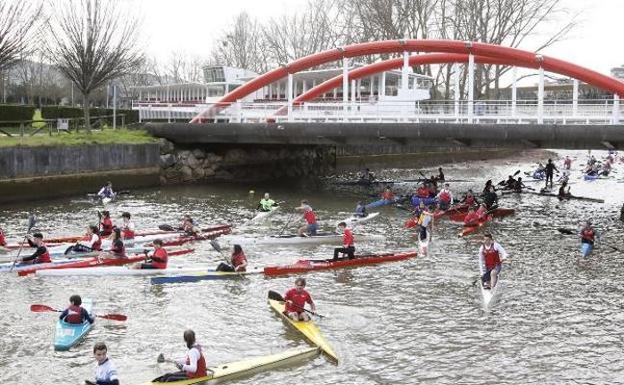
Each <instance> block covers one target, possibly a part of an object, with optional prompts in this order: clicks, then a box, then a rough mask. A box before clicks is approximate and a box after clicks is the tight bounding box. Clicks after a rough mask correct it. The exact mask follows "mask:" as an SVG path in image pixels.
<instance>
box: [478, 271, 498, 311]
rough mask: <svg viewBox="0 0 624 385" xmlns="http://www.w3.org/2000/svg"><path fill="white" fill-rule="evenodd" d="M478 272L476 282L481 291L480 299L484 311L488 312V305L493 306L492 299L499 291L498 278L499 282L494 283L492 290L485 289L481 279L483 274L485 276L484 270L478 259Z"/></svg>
mask: <svg viewBox="0 0 624 385" xmlns="http://www.w3.org/2000/svg"><path fill="white" fill-rule="evenodd" d="M479 271H480V272H481V275H480V276H479V279H478V281H479V289H480V291H481V299H482V300H483V308H484V309H485V310H488V308H489V306H490V304H493V300H494V297H495V296H496V294H497V293H498V291H499V288H500V276H499V277H498V278H499V281H498V282H497V283H496V286H494V288H493V289H486V288H485V287H484V286H483V280H482V279H481V277H483V274H485V270H484V268H483V264H482V263H481V260H480V259H479Z"/></svg>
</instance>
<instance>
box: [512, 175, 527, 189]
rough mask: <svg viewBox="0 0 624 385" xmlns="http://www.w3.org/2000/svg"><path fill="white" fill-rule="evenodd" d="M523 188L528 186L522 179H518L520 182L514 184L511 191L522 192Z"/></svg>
mask: <svg viewBox="0 0 624 385" xmlns="http://www.w3.org/2000/svg"><path fill="white" fill-rule="evenodd" d="M523 188H526V186H525V185H524V183H523V182H522V177H518V180H517V181H516V183H514V185H513V186H511V189H512V190H513V191H515V192H522V189H523Z"/></svg>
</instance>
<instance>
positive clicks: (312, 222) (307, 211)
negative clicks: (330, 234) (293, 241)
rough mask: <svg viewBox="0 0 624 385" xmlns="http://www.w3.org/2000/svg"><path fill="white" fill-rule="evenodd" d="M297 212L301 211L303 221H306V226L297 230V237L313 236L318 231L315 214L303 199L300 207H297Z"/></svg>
mask: <svg viewBox="0 0 624 385" xmlns="http://www.w3.org/2000/svg"><path fill="white" fill-rule="evenodd" d="M297 210H301V211H303V219H305V221H306V225H305V226H301V227H300V228H299V230H298V234H299V236H300V237H305V236H315V235H316V231H317V230H318V224H317V223H316V214H315V213H314V210H312V207H310V205H309V204H308V201H307V200H305V199H304V200H302V201H301V206H299V207H297Z"/></svg>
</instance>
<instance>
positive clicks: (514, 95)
mask: <svg viewBox="0 0 624 385" xmlns="http://www.w3.org/2000/svg"><path fill="white" fill-rule="evenodd" d="M511 76H512V77H513V80H512V81H513V83H511V116H512V117H514V118H515V117H516V102H517V100H518V67H516V66H514V67H513V69H512V75H511Z"/></svg>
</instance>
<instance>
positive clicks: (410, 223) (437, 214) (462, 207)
mask: <svg viewBox="0 0 624 385" xmlns="http://www.w3.org/2000/svg"><path fill="white" fill-rule="evenodd" d="M468 207H469V206H468V205H467V204H465V203H460V204H457V205H455V206H451V207H449V209H448V210H439V209H438V210H436V211H434V212H433V218H434V219H438V218H442V217H443V216H445V215H447V214H452V213H455V212H463V211H467V210H468ZM417 224H418V218H416V217H412V218H410V219H408V220H407V221H405V228H406V229H410V228H412V227H416V225H417Z"/></svg>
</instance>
